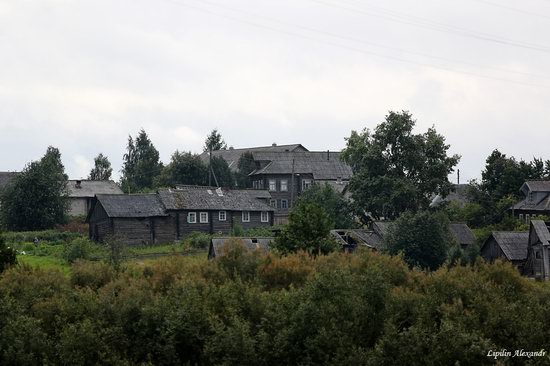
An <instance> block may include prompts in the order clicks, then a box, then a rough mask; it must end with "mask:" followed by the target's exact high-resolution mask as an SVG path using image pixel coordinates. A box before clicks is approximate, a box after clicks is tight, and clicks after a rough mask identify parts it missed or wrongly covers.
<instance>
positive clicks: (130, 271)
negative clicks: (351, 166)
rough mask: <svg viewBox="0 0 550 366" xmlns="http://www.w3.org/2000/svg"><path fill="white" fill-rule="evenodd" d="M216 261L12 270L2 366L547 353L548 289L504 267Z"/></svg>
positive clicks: (371, 259) (347, 361)
mask: <svg viewBox="0 0 550 366" xmlns="http://www.w3.org/2000/svg"><path fill="white" fill-rule="evenodd" d="M226 254H227V257H225V259H223V260H222V258H224V257H219V258H218V259H216V260H214V261H211V262H208V263H207V262H206V261H203V262H202V264H195V263H191V262H189V261H188V260H187V259H186V258H183V257H179V256H176V257H172V258H170V259H166V260H162V261H158V262H155V263H151V264H148V265H146V266H145V267H144V266H143V265H142V264H140V265H136V266H135V267H134V268H127V269H126V270H124V271H115V270H113V268H111V266H109V265H107V264H102V263H89V262H80V261H78V262H75V264H73V271H72V274H71V275H70V276H64V275H63V274H61V273H59V272H56V271H45V270H36V269H32V268H29V267H27V266H18V267H14V268H10V269H8V270H7V271H5V272H4V273H3V274H2V275H1V276H0V364H2V365H35V364H49V365H52V364H55V365H58V364H78V365H88V364H93V365H95V364H116V365H148V364H153V365H167V364H170V365H174V364H176V365H186V364H190V365H224V364H225V365H234V364H254V365H296V364H298V365H392V366H393V365H426V364H427V365H458V364H460V365H484V364H495V363H496V364H523V363H524V362H526V361H528V360H524V359H515V358H510V359H499V360H497V361H495V360H493V359H491V358H489V357H486V354H487V352H488V351H489V350H491V349H492V350H501V349H508V350H514V349H525V350H530V351H534V350H540V349H549V341H548V340H549V339H550V330H548V329H547V327H544V326H540V325H541V324H546V323H547V321H548V319H550V310H549V309H548V303H549V302H550V291H549V289H548V286H547V285H546V284H543V283H536V282H533V281H529V280H528V279H526V278H523V277H521V276H520V275H519V274H518V273H517V270H516V269H515V268H514V267H513V266H512V265H510V264H504V263H501V262H498V261H497V263H495V264H487V263H484V262H483V261H478V262H476V263H475V264H474V265H472V266H455V267H451V268H447V267H445V268H441V269H439V270H437V271H435V272H430V273H427V272H422V271H416V270H412V271H411V270H408V268H407V264H406V263H405V262H404V261H403V260H402V259H401V258H399V257H389V256H386V255H381V254H378V253H371V252H359V253H358V254H356V255H348V254H340V253H332V254H330V255H327V256H318V257H313V256H309V255H307V254H305V253H299V254H297V255H288V256H285V257H278V256H274V255H273V254H270V255H267V256H264V255H261V254H259V253H258V252H249V251H247V250H243V248H242V247H239V245H238V243H236V244H235V246H232V247H231V248H230V249H229V251H228V253H226ZM526 310H528V311H526ZM548 360H549V359H548V357H542V358H533V359H531V360H530V362H531V363H533V364H547V363H548ZM528 363H529V362H528Z"/></svg>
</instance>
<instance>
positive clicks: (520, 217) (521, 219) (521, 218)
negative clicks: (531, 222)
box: [519, 214, 523, 222]
mask: <svg viewBox="0 0 550 366" xmlns="http://www.w3.org/2000/svg"><path fill="white" fill-rule="evenodd" d="M519 221H522V222H523V214H519Z"/></svg>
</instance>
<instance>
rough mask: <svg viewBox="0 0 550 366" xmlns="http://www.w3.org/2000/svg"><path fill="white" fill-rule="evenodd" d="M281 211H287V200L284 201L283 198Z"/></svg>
mask: <svg viewBox="0 0 550 366" xmlns="http://www.w3.org/2000/svg"><path fill="white" fill-rule="evenodd" d="M283 202H284V203H285V204H284V205H283ZM281 209H283V210H286V209H288V200H287V199H284V198H283V199H282V200H281Z"/></svg>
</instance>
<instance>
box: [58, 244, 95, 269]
mask: <svg viewBox="0 0 550 366" xmlns="http://www.w3.org/2000/svg"><path fill="white" fill-rule="evenodd" d="M92 245H93V244H92V243H91V242H90V241H89V240H88V239H75V240H73V241H71V242H70V243H69V244H66V245H65V248H64V249H65V250H64V258H65V259H66V260H67V262H69V263H73V262H74V261H76V260H78V259H89V258H90V254H91V252H92Z"/></svg>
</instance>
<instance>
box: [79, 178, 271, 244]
mask: <svg viewBox="0 0 550 366" xmlns="http://www.w3.org/2000/svg"><path fill="white" fill-rule="evenodd" d="M256 196H257V194H250V192H249V191H242V190H241V191H239V190H221V189H211V188H209V187H197V186H186V187H180V188H179V189H174V190H166V191H160V192H158V193H154V194H132V195H97V196H96V199H95V201H94V204H93V207H92V209H91V211H90V214H89V215H88V218H87V222H88V223H89V230H90V238H91V239H93V240H96V241H103V240H105V238H106V237H107V236H109V235H115V236H117V237H120V238H125V239H124V240H125V241H126V243H127V244H137V245H139V244H153V243H168V242H173V241H174V240H179V239H182V238H184V237H185V236H187V235H189V234H190V233H192V232H194V231H198V232H204V233H209V234H227V233H229V232H230V231H231V230H232V229H234V228H235V227H237V226H240V227H242V228H243V229H245V230H246V229H252V228H258V227H270V226H273V216H274V215H273V214H274V211H275V209H274V208H272V207H271V206H269V205H268V204H267V203H265V202H262V200H261V199H258V198H256Z"/></svg>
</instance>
